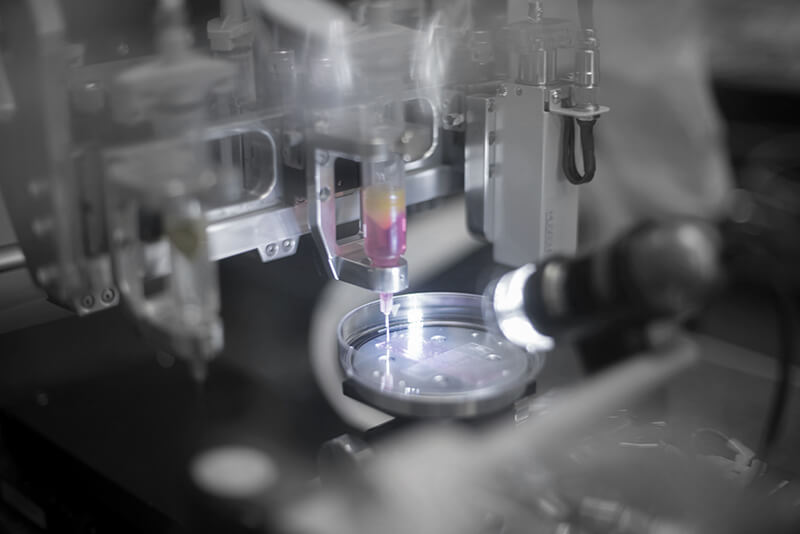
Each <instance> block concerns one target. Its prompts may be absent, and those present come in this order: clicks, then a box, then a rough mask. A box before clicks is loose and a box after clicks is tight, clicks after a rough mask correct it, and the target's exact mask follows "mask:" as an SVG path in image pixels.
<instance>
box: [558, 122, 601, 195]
mask: <svg viewBox="0 0 800 534" xmlns="http://www.w3.org/2000/svg"><path fill="white" fill-rule="evenodd" d="M575 122H577V123H578V128H579V129H580V138H581V153H582V155H583V175H581V173H580V172H578V167H577V164H576V163H575ZM596 122H597V119H591V120H576V119H573V118H572V117H569V116H564V129H563V130H564V131H563V135H562V141H563V142H562V144H563V145H564V146H563V151H562V153H561V154H562V159H561V167H562V168H563V170H564V175H565V176H566V177H567V180H569V181H570V183H572V184H575V185H580V184H585V183H588V182H591V181H592V178H594V173H595V170H596V169H597V164H596V162H595V157H594V125H595V123H596Z"/></svg>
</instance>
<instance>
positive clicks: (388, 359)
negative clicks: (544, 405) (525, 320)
mask: <svg viewBox="0 0 800 534" xmlns="http://www.w3.org/2000/svg"><path fill="white" fill-rule="evenodd" d="M395 304H396V310H397V311H396V312H394V313H393V314H392V315H391V316H384V314H383V313H382V312H381V309H380V306H381V305H380V302H379V301H373V302H370V303H368V304H365V305H364V306H361V307H360V308H356V309H355V310H353V311H352V312H350V313H349V314H348V315H346V316H345V317H344V318H343V319H342V321H341V323H340V325H339V355H340V364H341V366H342V369H343V371H344V373H345V376H346V377H347V378H346V382H345V386H344V389H345V391H346V392H347V391H350V392H352V395H353V396H356V398H358V399H360V400H362V401H364V402H367V403H368V404H370V405H372V406H374V407H377V408H379V409H381V410H385V411H387V412H389V413H392V414H396V415H403V416H413V417H475V416H479V415H486V414H489V413H493V412H497V411H499V410H502V409H504V408H507V407H509V406H510V405H511V404H512V403H513V402H514V401H515V400H517V399H518V398H519V397H520V396H522V395H523V394H524V392H525V390H526V387H528V386H529V385H530V384H531V382H532V381H533V380H534V379H535V377H536V375H537V374H538V372H539V371H540V370H541V368H542V366H543V364H544V354H543V353H541V352H539V353H528V352H526V351H523V350H520V349H519V348H517V347H515V346H514V345H513V344H511V343H509V342H508V341H507V340H505V339H503V338H502V337H501V336H499V335H497V333H494V332H490V331H489V330H488V329H487V327H486V326H485V324H484V322H483V298H482V297H481V296H480V295H468V294H461V293H416V294H414V293H412V294H408V295H402V296H399V297H396V298H395ZM385 317H389V318H390V319H389V326H388V328H390V329H391V339H389V337H388V335H387V331H386V326H385V323H384V318H385Z"/></svg>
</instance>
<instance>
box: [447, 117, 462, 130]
mask: <svg viewBox="0 0 800 534" xmlns="http://www.w3.org/2000/svg"><path fill="white" fill-rule="evenodd" d="M444 124H445V126H447V127H449V128H453V127H456V126H461V125H462V124H464V114H463V113H448V114H447V115H445V117H444Z"/></svg>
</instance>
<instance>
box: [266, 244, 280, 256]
mask: <svg viewBox="0 0 800 534" xmlns="http://www.w3.org/2000/svg"><path fill="white" fill-rule="evenodd" d="M264 252H266V253H267V256H274V255H275V254H277V252H278V245H276V244H275V243H270V244H269V245H267V248H265V249H264Z"/></svg>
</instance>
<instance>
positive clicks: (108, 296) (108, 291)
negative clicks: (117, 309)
mask: <svg viewBox="0 0 800 534" xmlns="http://www.w3.org/2000/svg"><path fill="white" fill-rule="evenodd" d="M116 296H117V292H116V291H114V288H112V287H107V288H105V289H104V290H103V292H102V293H100V300H102V301H103V302H105V303H106V304H109V303H111V302H113V301H114V298H115V297H116Z"/></svg>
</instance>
